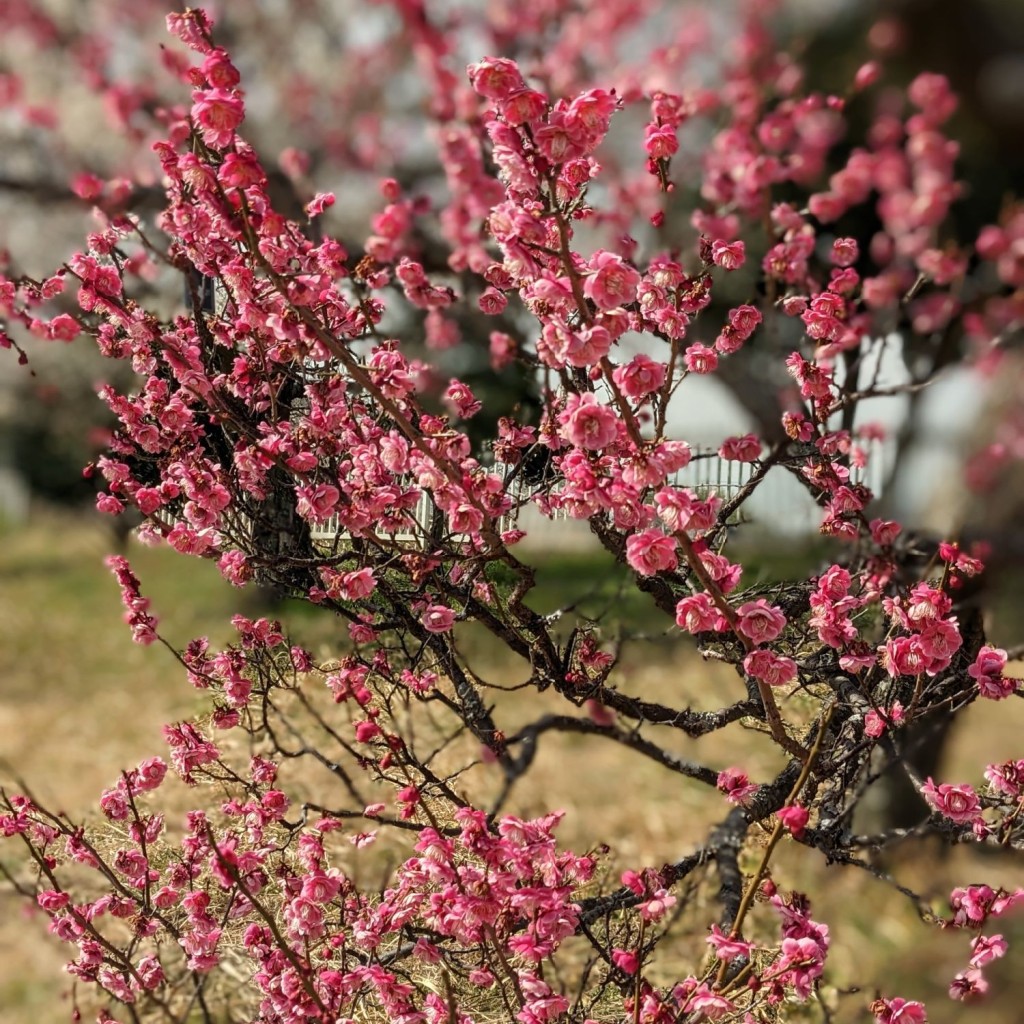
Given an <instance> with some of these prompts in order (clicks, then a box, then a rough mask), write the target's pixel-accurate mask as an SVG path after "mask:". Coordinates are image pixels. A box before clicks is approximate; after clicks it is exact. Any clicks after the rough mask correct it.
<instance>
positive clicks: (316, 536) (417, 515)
mask: <svg viewBox="0 0 1024 1024" xmlns="http://www.w3.org/2000/svg"><path fill="white" fill-rule="evenodd" d="M884 454H885V453H884V452H883V451H882V449H881V446H880V445H876V446H873V448H872V451H871V452H870V459H869V463H868V468H867V469H865V470H856V469H855V470H854V471H853V473H852V480H853V482H854V483H863V484H865V485H867V486H868V487H870V488H872V490H874V491H875V493H876V496H877V494H878V492H879V490H880V488H881V481H882V480H883V479H884V465H883V462H884ZM758 466H759V464H758V463H750V462H737V461H735V460H728V459H723V458H722V457H721V456H720V455H719V454H718V452H717V451H716V450H715V449H695V450H694V457H693V459H692V460H691V461H690V463H689V465H688V466H686V467H685V468H684V469H682V470H680V471H679V472H678V473H676V474H674V476H673V477H672V479H671V480H670V483H671V484H672V486H676V487H687V488H690V489H692V490H695V491H697V492H698V493H699V494H701V495H706V494H708V493H710V492H714V493H716V494H717V495H718V496H719V497H721V498H722V499H723V500H724V501H728V500H729V499H730V498H732V497H734V496H735V495H736V493H737V492H738V491H740V490H741V489H742V488H743V487H744V486H745V485H746V484H747V483H748V482H749V481H750V479H751V477H752V476H753V475H754V473H755V472H757V470H758ZM538 491H543V488H538V487H536V486H534V485H530V484H528V483H526V482H524V481H523V480H522V479H521V478H519V477H514V478H513V479H512V480H511V481H510V484H509V487H508V489H507V491H506V493H507V494H508V496H509V497H510V498H511V499H512V502H513V505H512V509H511V510H510V511H509V512H508V513H506V514H505V515H504V516H502V517H501V520H500V522H499V523H498V530H499V532H500V531H504V530H509V529H513V528H519V529H522V530H524V531H525V532H526V534H527V538H528V540H527V541H526V543H528V544H529V545H530V546H532V547H553V546H559V547H561V546H565V545H568V546H571V547H575V546H580V545H581V544H585V543H588V542H589V541H590V540H591V538H592V535H591V532H590V527H589V524H588V523H587V521H586V520H579V519H572V518H571V517H569V516H568V515H567V513H566V512H565V511H564V510H561V509H557V510H554V511H553V513H552V514H551V515H545V514H543V513H541V511H540V510H539V509H538V508H537V506H536V504H535V503H534V501H533V498H534V497H535V496H536V494H537V493H538ZM743 517H744V521H745V522H752V523H754V524H756V525H760V526H762V527H764V528H765V529H767V530H770V531H771V532H774V533H784V534H791V535H799V534H806V533H813V532H815V531H816V530H817V528H818V525H819V524H820V522H821V509H820V508H818V506H817V505H816V504H815V503H814V501H813V500H812V499H811V497H810V496H809V494H808V493H807V490H806V488H805V487H803V486H802V485H801V484H800V482H799V481H797V480H796V479H794V478H793V476H792V473H791V472H790V471H789V470H787V469H785V468H784V467H780V466H776V467H773V468H772V469H770V470H769V471H768V473H767V474H766V475H765V477H764V479H763V480H761V481H760V482H759V483H758V486H757V488H756V489H755V491H754V493H753V494H752V495H751V497H750V499H749V501H747V502H745V503H744V505H743ZM311 536H312V539H313V540H314V541H315V542H316V543H317V544H320V545H330V544H334V543H336V542H337V541H339V540H343V539H344V538H345V537H346V533H345V531H344V530H343V529H342V527H341V524H340V522H339V520H338V517H337V516H332V517H330V518H329V519H326V520H323V521H322V522H320V523H316V524H314V525H313V526H312V528H311ZM378 536H380V537H381V539H385V538H387V539H388V540H389V541H391V542H393V543H396V544H399V545H401V546H406V547H408V546H414V547H424V546H427V545H430V544H437V543H449V544H459V543H463V542H465V541H466V540H467V539H468V538H467V537H466V536H465V535H460V534H453V533H451V532H450V530H449V529H448V527H447V517H446V516H445V515H444V514H443V513H440V512H439V510H438V509H437V506H436V505H435V504H434V501H433V498H432V497H431V495H430V493H429V492H428V491H422V492H421V493H420V495H419V498H418V500H417V502H416V505H415V507H414V508H413V509H411V510H410V511H409V512H408V513H407V515H406V516H404V517H403V519H402V520H401V521H400V525H399V526H398V528H397V529H394V530H392V529H390V528H387V529H383V528H382V529H381V530H380V531H378Z"/></svg>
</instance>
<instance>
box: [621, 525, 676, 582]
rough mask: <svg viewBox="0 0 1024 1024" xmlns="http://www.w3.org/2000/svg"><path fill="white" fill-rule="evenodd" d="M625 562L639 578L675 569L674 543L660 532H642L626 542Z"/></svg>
mask: <svg viewBox="0 0 1024 1024" xmlns="http://www.w3.org/2000/svg"><path fill="white" fill-rule="evenodd" d="M626 561H627V562H629V564H630V566H631V567H632V568H633V569H634V570H635V571H636V572H638V573H640V575H641V576H653V575H655V574H656V573H659V572H665V571H669V570H672V569H674V568H675V567H676V564H677V558H676V542H675V539H674V538H673V537H669V536H668V535H667V534H664V533H662V532H661V531H660V530H644V531H643V532H642V533H635V534H633V535H632V536H631V537H630V538H628V540H627V541H626Z"/></svg>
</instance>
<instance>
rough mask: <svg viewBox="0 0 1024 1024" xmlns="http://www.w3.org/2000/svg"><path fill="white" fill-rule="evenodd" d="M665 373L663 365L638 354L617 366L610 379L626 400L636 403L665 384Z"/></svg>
mask: <svg viewBox="0 0 1024 1024" xmlns="http://www.w3.org/2000/svg"><path fill="white" fill-rule="evenodd" d="M665 373H666V367H665V364H664V363H659V362H655V361H654V360H653V359H651V358H650V356H645V355H644V354H643V353H640V354H639V355H637V356H634V357H633V359H631V360H630V361H629V362H628V363H626V364H625V365H623V366H617V367H616V368H615V370H614V371H613V373H612V379H613V380H614V381H615V383H616V384H617V385H618V387H619V390H620V391H621V392H622V393H623V394H624V395H625V396H626V397H627V398H630V399H633V400H634V401H636V400H639V399H641V398H646V397H647V396H648V395H650V394H651V393H653V392H655V391H657V390H658V389H659V388H660V387H661V386H662V384H663V383H664V382H665Z"/></svg>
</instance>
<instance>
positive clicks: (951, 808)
mask: <svg viewBox="0 0 1024 1024" xmlns="http://www.w3.org/2000/svg"><path fill="white" fill-rule="evenodd" d="M921 795H922V796H923V797H924V798H925V800H926V801H927V802H928V806H929V807H931V808H932V810H934V811H938V813H939V814H941V815H942V816H943V817H946V818H949V819H950V821H955V822H957V823H959V824H968V823H970V822H973V821H974V820H975V819H977V818H978V817H979V815H980V813H981V805H980V803H979V802H978V794H977V793H975V792H974V790H973V788H972V787H970V786H968V785H966V784H962V785H958V786H957V785H952V784H950V783H942V784H941V785H938V786H936V785H935V783H934V782H933V781H932V780H931V778H929V779H928V780H927V781H926V782H925V784H924V785H923V786H922V788H921Z"/></svg>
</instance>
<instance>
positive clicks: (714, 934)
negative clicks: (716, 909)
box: [706, 924, 754, 960]
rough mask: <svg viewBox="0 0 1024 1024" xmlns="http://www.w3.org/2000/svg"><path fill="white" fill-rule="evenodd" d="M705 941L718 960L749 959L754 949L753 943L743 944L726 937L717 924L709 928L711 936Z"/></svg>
mask: <svg viewBox="0 0 1024 1024" xmlns="http://www.w3.org/2000/svg"><path fill="white" fill-rule="evenodd" d="M706 941H707V943H708V945H709V946H710V947H711V948H712V949H713V950H714V951H715V956H717V957H718V959H719V960H735V959H736V957H738V956H745V957H749V956H750V954H751V952H752V951H753V949H754V943H753V942H744V941H743V940H742V939H740V938H738V937H735V938H734V937H733V936H731V935H726V934H725V933H724V932H723V931H722V929H721V928H719V927H718V925H717V924H713V925H712V926H711V934H710V935H709V936H708V937H707V940H706Z"/></svg>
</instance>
